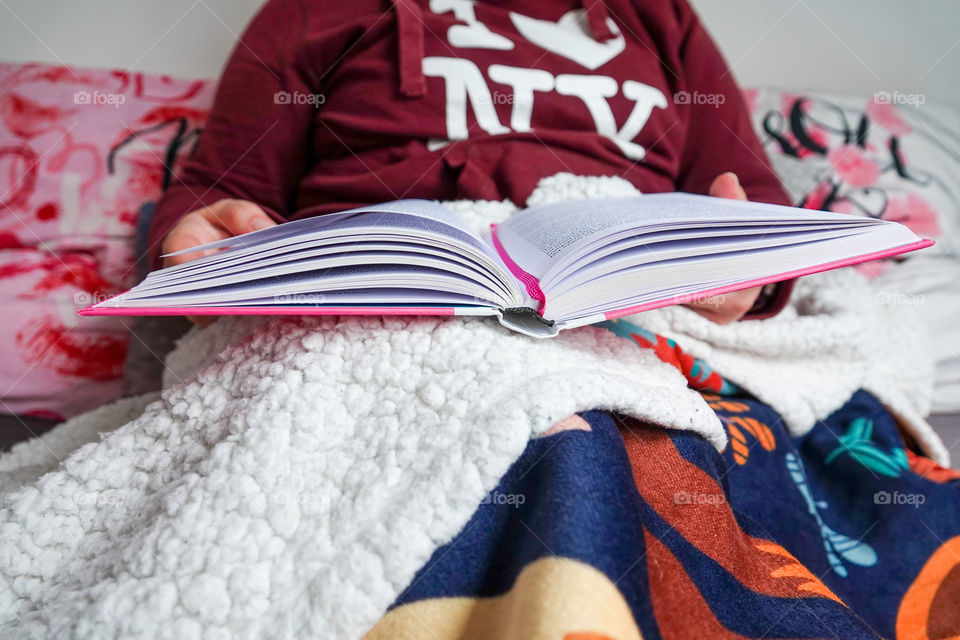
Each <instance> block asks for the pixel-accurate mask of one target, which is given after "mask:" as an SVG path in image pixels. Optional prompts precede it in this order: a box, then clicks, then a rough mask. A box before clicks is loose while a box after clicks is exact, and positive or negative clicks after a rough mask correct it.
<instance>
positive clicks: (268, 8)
mask: <svg viewBox="0 0 960 640" xmlns="http://www.w3.org/2000/svg"><path fill="white" fill-rule="evenodd" d="M305 24H306V19H305V15H304V11H303V7H302V5H301V0H269V1H268V2H267V3H266V5H264V7H263V8H262V9H261V10H260V12H259V13H258V14H257V15H256V16H255V17H254V18H253V20H252V21H251V23H250V24H249V26H248V27H247V29H246V31H245V32H244V34H243V35H242V36H241V38H240V40H239V41H238V42H237V44H236V46H235V48H234V50H233V53H232V54H231V57H230V59H229V61H228V62H227V65H226V67H225V69H224V71H223V74H222V76H221V78H220V82H219V85H218V87H217V93H216V98H215V100H214V105H213V109H212V110H211V112H210V116H209V118H208V120H207V122H206V124H205V126H204V130H203V132H202V134H201V135H200V140H199V144H198V145H197V147H196V149H195V150H194V152H193V153H192V154H191V156H190V157H189V158H188V159H187V160H186V161H185V162H184V164H183V166H182V167H181V170H180V171H179V173H178V175H177V177H176V178H174V180H173V182H171V185H170V187H169V188H168V189H167V191H166V192H165V193H164V194H163V197H162V198H161V199H160V201H159V202H158V203H157V207H156V209H155V211H154V214H153V218H152V220H151V223H150V234H149V238H148V256H149V258H150V264H151V265H153V267H154V268H156V267H158V266H159V256H160V246H161V243H162V242H163V238H164V237H165V236H166V235H167V232H169V231H170V229H171V228H172V227H173V226H174V225H175V224H176V223H177V221H179V220H180V218H182V217H183V216H184V215H186V214H187V213H189V212H191V211H194V210H196V209H200V208H202V207H204V206H208V205H210V204H213V203H214V202H216V201H218V200H221V199H224V198H237V199H243V200H249V201H251V202H255V203H256V204H258V205H260V206H261V207H263V209H264V210H265V211H266V212H267V214H268V215H270V216H271V217H272V218H274V219H275V220H277V221H278V222H282V221H284V220H286V219H287V217H288V215H289V214H290V212H291V210H292V207H293V201H294V198H295V196H296V189H297V185H298V184H299V181H300V179H301V178H302V176H303V174H304V173H305V171H306V170H307V162H308V154H309V144H310V140H311V129H312V127H313V118H314V112H315V109H316V107H315V106H314V102H315V101H312V100H310V99H299V100H298V99H297V96H298V95H300V96H313V95H315V94H316V93H317V92H318V89H317V88H315V87H316V86H317V83H316V82H315V80H314V78H313V77H312V70H311V68H310V65H308V64H304V63H303V62H304V61H303V60H301V59H299V58H300V52H301V46H300V44H301V42H302V40H303V31H302V30H303V28H304V25H305Z"/></svg>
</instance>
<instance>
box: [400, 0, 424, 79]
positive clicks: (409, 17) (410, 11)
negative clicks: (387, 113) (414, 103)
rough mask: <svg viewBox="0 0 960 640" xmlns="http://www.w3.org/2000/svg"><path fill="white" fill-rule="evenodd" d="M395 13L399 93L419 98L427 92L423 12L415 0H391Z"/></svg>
mask: <svg viewBox="0 0 960 640" xmlns="http://www.w3.org/2000/svg"><path fill="white" fill-rule="evenodd" d="M392 2H393V8H394V10H395V11H396V13H397V45H398V48H399V51H398V52H397V54H398V58H399V60H400V93H401V94H402V95H403V96H405V97H407V98H419V97H422V96H424V95H426V93H427V79H426V78H425V77H424V75H423V62H422V61H423V57H424V55H425V53H424V48H423V12H422V11H421V9H420V5H418V4H417V2H416V0H392Z"/></svg>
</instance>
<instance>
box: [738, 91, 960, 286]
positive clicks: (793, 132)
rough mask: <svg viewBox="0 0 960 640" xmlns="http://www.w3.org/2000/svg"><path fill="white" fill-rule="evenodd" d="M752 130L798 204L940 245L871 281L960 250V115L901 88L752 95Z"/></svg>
mask: <svg viewBox="0 0 960 640" xmlns="http://www.w3.org/2000/svg"><path fill="white" fill-rule="evenodd" d="M744 94H745V97H746V98H747V103H748V105H750V109H751V112H752V118H753V124H754V127H755V129H756V131H757V134H758V135H759V136H760V139H761V141H762V142H763V143H764V148H765V149H766V151H767V154H768V155H769V157H770V160H771V162H772V163H773V166H774V169H775V170H776V172H777V174H778V175H779V176H780V178H781V179H782V180H783V183H784V186H785V187H786V188H787V191H788V192H789V193H790V196H791V197H792V199H793V200H794V204H796V205H797V206H800V207H807V208H811V209H824V210H828V211H838V212H842V213H852V214H856V215H863V216H873V217H878V218H883V219H885V220H893V221H895V222H900V223H902V224H905V225H907V226H908V227H910V228H911V229H912V230H913V231H914V232H915V233H916V234H917V235H920V236H922V237H924V238H932V239H934V240H936V241H937V245H936V246H934V247H932V248H931V249H928V250H926V251H922V252H918V253H916V254H910V255H908V256H906V257H898V258H894V259H891V260H886V261H875V262H869V263H865V264H864V265H862V266H861V267H860V270H861V271H862V272H863V273H864V274H865V275H867V276H868V277H875V276H877V275H880V274H881V273H883V272H884V271H886V270H887V269H889V268H890V267H891V266H892V265H894V264H897V263H899V262H902V261H911V260H926V259H929V258H930V257H931V256H934V255H944V254H951V253H952V254H956V253H957V247H958V246H960V242H958V241H960V201H958V194H960V158H958V156H957V155H956V151H955V144H956V142H957V139H958V137H957V134H956V133H955V132H956V131H960V112H958V111H957V110H956V109H953V108H950V107H948V106H946V105H942V104H937V103H930V102H927V100H926V99H925V96H923V95H922V94H906V93H901V92H899V91H894V92H884V91H881V92H878V93H876V94H874V95H872V96H860V97H856V96H831V95H822V94H798V93H791V92H785V91H776V90H766V89H760V90H757V89H753V90H747V91H745V92H744Z"/></svg>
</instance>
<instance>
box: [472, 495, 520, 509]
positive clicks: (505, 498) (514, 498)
mask: <svg viewBox="0 0 960 640" xmlns="http://www.w3.org/2000/svg"><path fill="white" fill-rule="evenodd" d="M526 501H527V496H526V495H524V494H522V493H500V492H499V491H494V492H493V493H488V494H487V495H485V496H483V500H481V501H480V504H495V505H501V506H502V505H506V506H511V507H513V508H514V509H519V508H520V505H522V504H523V503H525V502H526Z"/></svg>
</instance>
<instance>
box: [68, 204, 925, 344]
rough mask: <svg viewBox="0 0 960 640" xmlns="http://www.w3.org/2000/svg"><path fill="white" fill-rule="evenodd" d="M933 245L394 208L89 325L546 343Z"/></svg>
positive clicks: (269, 233)
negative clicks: (442, 321)
mask: <svg viewBox="0 0 960 640" xmlns="http://www.w3.org/2000/svg"><path fill="white" fill-rule="evenodd" d="M931 244H933V242H932V241H930V240H921V239H920V238H918V237H917V236H915V235H914V234H913V233H912V232H911V231H910V230H909V229H907V228H906V227H904V226H902V225H899V224H896V223H893V222H886V221H883V220H877V219H873V218H864V217H858V216H852V215H846V214H839V213H829V212H822V211H810V210H806V209H795V208H793V207H782V206H776V205H769V204H759V203H751V202H741V201H736V200H723V199H719V198H709V197H705V196H695V195H690V194H684V193H667V194H652V195H640V196H633V197H628V198H609V199H598V200H581V201H569V202H562V203H558V204H551V205H544V206H538V207H533V208H530V209H525V210H523V211H520V212H518V213H516V214H514V215H513V216H512V217H510V218H509V219H508V220H507V221H505V222H503V223H502V224H500V225H498V226H494V227H492V228H491V229H490V230H489V231H486V232H484V233H482V234H478V233H474V232H473V231H471V229H470V227H469V225H468V224H467V223H466V222H465V221H464V220H462V219H461V218H459V217H458V216H457V215H456V214H455V213H454V212H452V211H450V210H449V209H447V208H445V207H443V206H442V205H440V204H438V203H436V202H431V201H427V200H398V201H395V202H388V203H385V204H379V205H374V206H370V207H363V208H360V209H354V210H351V211H345V212H343V213H335V214H330V215H325V216H318V217H314V218H306V219H303V220H297V221H295V222H289V223H285V224H282V225H279V226H276V227H271V228H269V229H263V230H260V231H255V232H253V233H248V234H245V235H242V236H238V237H235V238H229V239H227V240H222V241H220V242H215V243H211V244H207V245H204V246H202V247H196V248H194V249H190V250H189V252H195V251H202V250H211V249H217V250H219V251H215V252H212V253H210V254H209V255H205V256H204V257H201V258H198V259H196V260H193V261H191V262H188V263H184V264H180V265H177V266H174V267H169V268H166V269H161V270H159V271H154V272H153V273H151V274H150V275H149V276H147V278H146V279H145V280H144V281H143V282H141V283H140V284H138V285H137V286H136V287H134V288H133V289H131V290H129V291H127V292H125V293H123V294H120V295H119V296H116V297H114V298H111V299H108V300H105V301H103V302H100V303H99V304H96V305H94V306H92V307H88V308H86V309H84V310H82V311H81V312H80V313H81V314H83V315H181V314H184V315H204V314H209V315H225V314H248V315H255V314H304V315H306V314H328V315H473V316H497V317H498V318H499V319H500V322H501V323H502V324H504V325H505V326H507V327H509V328H511V329H514V330H516V331H520V332H522V333H526V334H528V335H532V336H535V337H551V336H554V335H556V334H557V332H558V331H559V330H560V329H566V328H571V327H579V326H583V325H587V324H591V323H594V322H600V321H602V320H606V319H611V318H615V317H618V316H622V315H626V314H630V313H636V312H639V311H646V310H649V309H654V308H657V307H662V306H666V305H670V304H676V303H681V302H689V301H691V300H694V299H697V298H700V297H705V296H713V295H719V294H723V293H727V292H731V291H735V290H738V289H745V288H748V287H753V286H757V285H762V284H767V283H771V282H777V281H780V280H786V279H790V278H794V277H797V276H802V275H806V274H810V273H815V272H818V271H825V270H827V269H833V268H836V267H841V266H846V265H850V264H856V263H858V262H864V261H866V260H872V259H876V258H883V257H887V256H892V255H895V254H898V253H903V252H906V251H912V250H914V249H920V248H923V247H926V246H929V245H931ZM181 253H188V252H181Z"/></svg>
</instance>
